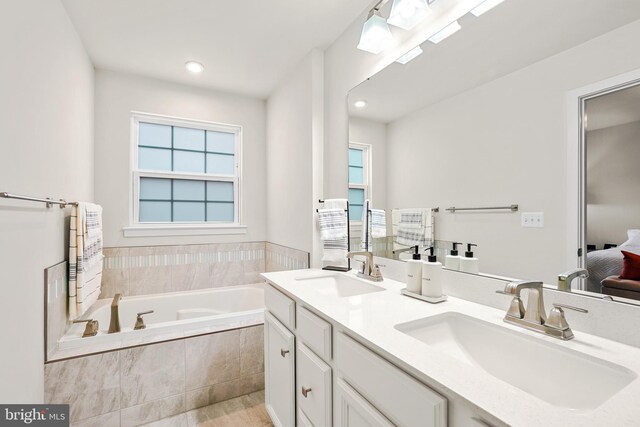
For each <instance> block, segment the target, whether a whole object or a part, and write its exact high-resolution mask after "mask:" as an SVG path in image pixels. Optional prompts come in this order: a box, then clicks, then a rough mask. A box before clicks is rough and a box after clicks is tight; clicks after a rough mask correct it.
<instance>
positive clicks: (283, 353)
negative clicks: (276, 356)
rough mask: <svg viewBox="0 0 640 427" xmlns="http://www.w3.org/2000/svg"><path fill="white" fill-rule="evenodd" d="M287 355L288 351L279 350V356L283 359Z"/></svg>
mask: <svg viewBox="0 0 640 427" xmlns="http://www.w3.org/2000/svg"><path fill="white" fill-rule="evenodd" d="M287 353H289V350H285V349H284V348H281V349H280V356H282V357H285V356H286V355H287Z"/></svg>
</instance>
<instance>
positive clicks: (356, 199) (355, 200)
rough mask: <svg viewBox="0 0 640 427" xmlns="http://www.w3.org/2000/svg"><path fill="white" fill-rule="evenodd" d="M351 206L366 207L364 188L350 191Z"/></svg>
mask: <svg viewBox="0 0 640 427" xmlns="http://www.w3.org/2000/svg"><path fill="white" fill-rule="evenodd" d="M349 205H364V190H363V189H362V188H350V189H349Z"/></svg>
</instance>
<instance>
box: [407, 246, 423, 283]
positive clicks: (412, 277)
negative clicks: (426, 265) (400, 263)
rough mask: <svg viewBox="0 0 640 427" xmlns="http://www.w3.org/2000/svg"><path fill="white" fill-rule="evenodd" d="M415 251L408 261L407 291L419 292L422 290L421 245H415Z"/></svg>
mask: <svg viewBox="0 0 640 427" xmlns="http://www.w3.org/2000/svg"><path fill="white" fill-rule="evenodd" d="M412 249H413V250H414V251H415V252H414V253H413V254H412V255H411V259H410V260H408V261H407V291H409V292H413V293H415V294H419V293H420V292H421V291H422V260H421V256H420V247H419V246H418V245H416V246H413V247H412Z"/></svg>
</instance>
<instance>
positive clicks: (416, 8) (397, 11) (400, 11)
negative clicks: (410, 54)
mask: <svg viewBox="0 0 640 427" xmlns="http://www.w3.org/2000/svg"><path fill="white" fill-rule="evenodd" d="M430 10H431V9H429V5H428V4H427V0H393V5H392V6H391V14H390V15H389V19H388V20H387V22H388V23H389V24H391V25H393V26H395V27H399V28H402V29H404V30H410V29H412V28H413V27H415V26H416V25H417V24H418V23H419V22H420V21H422V19H423V18H424V17H425V16H426V15H427V14H428V13H429V12H430Z"/></svg>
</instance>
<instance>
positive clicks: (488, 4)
mask: <svg viewBox="0 0 640 427" xmlns="http://www.w3.org/2000/svg"><path fill="white" fill-rule="evenodd" d="M503 1H504V0H485V1H484V2H483V3H480V4H479V5H478V6H476V7H475V8H474V9H472V10H471V14H472V15H475V16H480V15H482V14H483V13H485V12H488V11H489V10H491V9H493V8H494V7H496V6H497V5H499V4H500V3H502V2H503Z"/></svg>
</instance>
